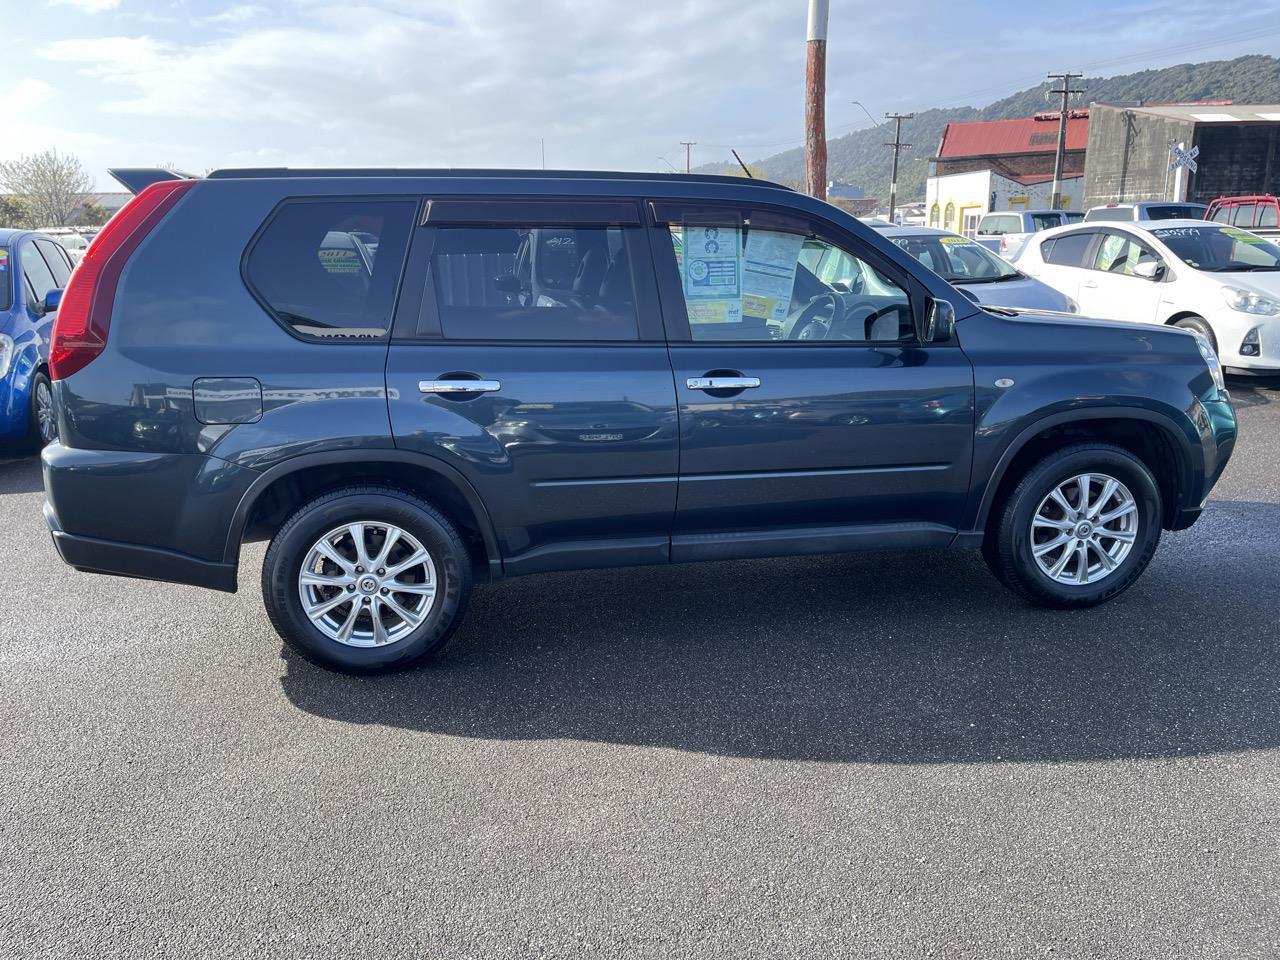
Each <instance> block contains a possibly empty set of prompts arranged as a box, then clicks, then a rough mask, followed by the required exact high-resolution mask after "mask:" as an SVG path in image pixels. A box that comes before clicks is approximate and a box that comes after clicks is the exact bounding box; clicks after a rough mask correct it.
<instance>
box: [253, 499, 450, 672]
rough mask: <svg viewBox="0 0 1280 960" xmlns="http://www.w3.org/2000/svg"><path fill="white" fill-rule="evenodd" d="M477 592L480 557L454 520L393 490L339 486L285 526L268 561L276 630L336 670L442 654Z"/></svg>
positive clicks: (389, 665)
mask: <svg viewBox="0 0 1280 960" xmlns="http://www.w3.org/2000/svg"><path fill="white" fill-rule="evenodd" d="M470 594H471V561H470V557H469V556H468V555H467V550H466V546H465V545H464V544H463V542H462V538H461V537H460V536H459V535H458V531H457V530H456V529H455V528H454V526H453V524H452V523H450V522H449V520H448V519H447V518H446V517H445V516H444V515H443V514H442V513H440V512H439V511H438V510H436V509H435V508H434V507H432V506H431V505H430V504H428V503H426V502H424V501H422V500H420V499H418V498H417V497H415V496H413V495H412V494H410V493H406V492H404V491H401V490H395V489H391V488H387V487H377V486H360V487H347V488H344V489H341V490H335V491H334V492H332V493H327V494H325V495H323V496H321V497H318V498H316V499H315V500H312V501H311V502H310V503H307V504H306V505H304V506H303V507H301V508H300V509H299V510H298V511H297V512H296V513H294V514H293V516H292V517H290V518H289V520H288V521H287V522H286V523H285V524H284V526H282V527H281V528H280V530H279V532H278V533H277V534H276V536H275V538H274V539H273V540H272V541H271V546H270V547H269V548H268V550H267V556H266V559H265V560H264V562H263V565H262V596H263V600H264V601H265V603H266V607H267V615H268V616H269V617H270V619H271V624H272V626H274V627H275V628H276V632H277V633H279V634H280V636H281V637H282V638H283V639H284V640H285V642H286V643H288V644H289V646H291V647H293V649H294V650H296V651H297V652H298V653H299V654H301V655H302V656H303V657H306V658H307V659H308V660H311V661H313V662H315V663H318V664H320V665H321V666H325V667H329V668H331V669H335V670H342V671H350V672H358V673H368V672H376V671H380V670H388V669H395V668H401V667H406V666H408V665H410V664H412V663H414V662H416V661H418V660H421V659H423V658H424V657H427V656H429V655H431V654H433V653H437V652H439V651H440V650H441V649H442V648H443V647H444V645H445V643H446V642H447V641H448V640H449V638H450V636H452V634H453V631H454V630H455V629H456V627H457V625H458V622H459V621H460V620H461V618H462V614H463V612H464V611H465V610H466V606H467V602H468V600H469V598H470Z"/></svg>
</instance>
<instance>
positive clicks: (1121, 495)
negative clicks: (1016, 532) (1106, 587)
mask: <svg viewBox="0 0 1280 960" xmlns="http://www.w3.org/2000/svg"><path fill="white" fill-rule="evenodd" d="M1137 538H1138V502H1137V500H1135V499H1134V497H1133V494H1132V493H1130V492H1129V488H1128V487H1126V486H1125V485H1124V484H1123V483H1121V482H1120V481H1119V480H1117V479H1115V478H1114V477H1109V476H1107V475H1106V474H1103V473H1082V474H1080V475H1079V476H1076V477H1072V478H1071V479H1070V480H1064V481H1063V482H1062V483H1060V484H1058V485H1057V486H1056V487H1054V488H1053V489H1052V490H1050V491H1049V495H1048V496H1047V497H1045V498H1044V499H1043V500H1041V501H1040V506H1039V507H1037V508H1036V513H1035V516H1034V517H1033V518H1032V520H1031V553H1032V556H1034V557H1035V560H1036V565H1037V566H1039V568H1040V570H1041V572H1043V573H1044V574H1045V575H1046V576H1047V577H1049V579H1051V580H1054V581H1056V582H1058V583H1064V584H1069V585H1072V586H1080V585H1084V584H1090V583H1097V582H1098V581H1099V580H1101V579H1103V578H1104V577H1107V576H1109V575H1110V574H1111V573H1112V571H1114V570H1115V569H1116V568H1117V567H1119V566H1120V564H1122V563H1124V560H1125V558H1126V557H1127V556H1129V551H1131V550H1132V549H1133V545H1134V543H1135V542H1136V541H1137Z"/></svg>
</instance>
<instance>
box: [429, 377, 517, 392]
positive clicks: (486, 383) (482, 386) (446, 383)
mask: <svg viewBox="0 0 1280 960" xmlns="http://www.w3.org/2000/svg"><path fill="white" fill-rule="evenodd" d="M501 389H502V383H501V381H498V380H419V381H418V392H419V393H495V392H497V391H498V390H501Z"/></svg>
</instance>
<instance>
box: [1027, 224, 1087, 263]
mask: <svg viewBox="0 0 1280 960" xmlns="http://www.w3.org/2000/svg"><path fill="white" fill-rule="evenodd" d="M1095 236H1096V234H1094V233H1090V232H1084V233H1067V234H1063V235H1062V236H1059V237H1054V238H1052V239H1051V240H1046V241H1044V243H1042V244H1040V255H1041V257H1043V258H1044V262H1045V263H1053V264H1057V265H1058V266H1060V267H1083V266H1084V258H1085V255H1086V254H1087V253H1088V252H1089V244H1090V242H1092V240H1093V238H1094V237H1095Z"/></svg>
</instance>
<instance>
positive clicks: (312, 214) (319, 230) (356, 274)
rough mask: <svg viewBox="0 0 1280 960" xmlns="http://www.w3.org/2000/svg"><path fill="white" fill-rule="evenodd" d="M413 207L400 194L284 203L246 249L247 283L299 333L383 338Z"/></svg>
mask: <svg viewBox="0 0 1280 960" xmlns="http://www.w3.org/2000/svg"><path fill="white" fill-rule="evenodd" d="M417 206H418V204H417V201H415V200H403V199H394V200H321V199H316V200H293V201H288V202H286V203H285V204H283V205H282V206H280V207H279V208H277V210H276V212H275V213H274V214H273V216H272V218H271V220H270V221H269V222H268V224H267V226H266V228H265V229H264V230H263V231H262V232H261V234H260V235H259V236H258V239H257V240H256V241H255V242H254V244H253V247H252V248H251V249H250V251H249V256H248V258H247V260H246V264H245V278H246V280H247V281H248V283H249V287H250V289H251V290H252V291H253V292H254V293H255V294H256V295H257V296H258V298H259V299H260V300H261V301H263V302H264V304H265V306H266V307H267V308H268V309H269V310H270V311H271V313H273V314H274V315H275V317H276V318H277V319H278V320H279V321H280V322H281V323H283V324H285V325H286V326H288V327H289V328H290V329H292V330H293V331H294V332H295V333H298V334H300V335H302V336H304V337H316V338H320V339H326V340H327V339H334V338H337V339H371V338H380V337H384V336H386V333H387V330H388V329H389V328H390V325H391V310H392V306H393V304H394V303H395V297H396V289H397V287H398V286H399V282H400V272H401V269H402V268H403V266H404V258H405V251H406V250H407V248H408V245H409V233H410V230H411V229H412V226H413V216H414V212H415V210H416V209H417Z"/></svg>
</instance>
